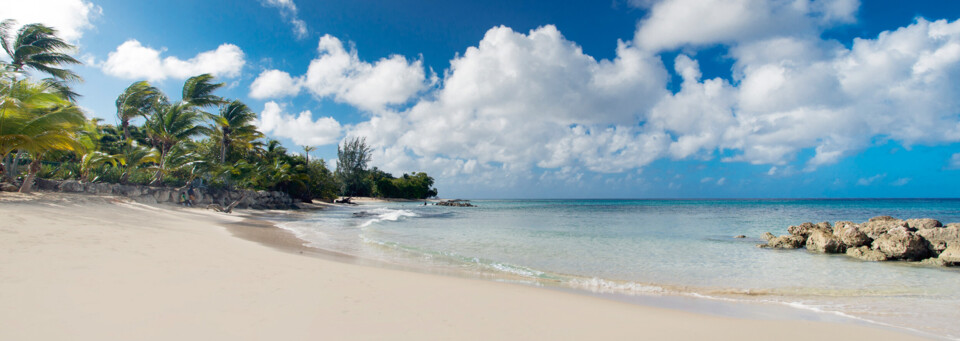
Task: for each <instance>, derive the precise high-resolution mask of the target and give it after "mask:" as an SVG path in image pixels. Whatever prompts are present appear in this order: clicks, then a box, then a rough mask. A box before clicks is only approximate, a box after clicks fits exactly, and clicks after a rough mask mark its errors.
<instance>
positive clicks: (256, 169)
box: [0, 20, 436, 202]
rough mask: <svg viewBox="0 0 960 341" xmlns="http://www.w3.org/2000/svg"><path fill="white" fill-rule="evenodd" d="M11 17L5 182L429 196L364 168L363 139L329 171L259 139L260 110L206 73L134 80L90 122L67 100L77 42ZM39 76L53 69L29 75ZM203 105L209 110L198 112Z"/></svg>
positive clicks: (0, 110) (4, 66)
mask: <svg viewBox="0 0 960 341" xmlns="http://www.w3.org/2000/svg"><path fill="white" fill-rule="evenodd" d="M12 26H13V21H10V20H7V21H3V22H2V23H0V43H2V47H3V49H4V51H5V52H6V53H7V55H8V56H9V58H8V59H9V62H4V61H0V159H2V161H3V162H2V164H0V165H2V166H3V167H0V172H2V173H3V176H4V177H5V178H6V181H10V182H15V181H16V180H17V179H18V177H20V176H21V175H24V173H25V176H24V180H23V181H22V186H21V189H22V190H23V189H27V190H29V187H30V183H31V182H32V179H33V177H35V176H40V177H43V178H53V179H77V180H81V181H103V182H110V183H122V184H141V185H145V184H152V185H168V186H184V185H185V184H187V183H194V182H195V181H201V182H202V183H204V184H205V185H207V186H209V187H212V188H241V189H256V190H271V191H283V192H286V193H288V194H289V195H291V196H292V197H294V198H297V199H301V200H303V201H306V202H309V201H311V200H317V199H319V200H323V201H333V199H335V198H336V197H337V196H338V195H341V194H342V195H351V196H357V195H371V194H374V195H377V196H382V197H404V198H425V197H430V196H435V195H436V190H435V189H432V188H431V186H432V185H433V178H430V177H429V176H427V175H426V174H425V173H412V174H404V175H403V176H402V177H400V178H395V177H393V176H392V175H391V174H389V173H386V172H383V171H380V170H379V169H377V168H373V169H372V170H368V169H367V167H368V164H369V163H370V160H371V154H370V153H371V148H370V147H369V146H368V145H367V143H366V140H365V139H364V138H353V139H350V140H347V141H345V142H344V143H343V145H342V146H338V148H337V157H338V158H337V162H336V163H337V169H336V171H332V170H331V169H329V168H328V167H327V163H326V161H324V160H323V159H311V158H310V152H311V151H313V150H315V149H316V148H315V147H314V146H301V147H303V151H304V154H303V155H299V154H297V153H292V152H291V151H288V150H287V149H286V148H284V147H283V145H282V144H281V143H280V142H279V141H277V140H272V139H269V140H267V139H264V135H263V133H261V132H260V131H259V130H258V129H257V126H256V125H255V120H256V118H257V114H256V113H255V112H253V111H252V110H251V109H250V108H249V107H248V106H247V105H246V104H244V103H243V102H241V101H238V100H230V99H225V98H222V97H220V96H218V95H217V94H216V92H217V90H219V89H221V88H222V87H223V86H224V83H220V82H216V81H215V79H214V76H212V75H210V74H203V75H198V76H195V77H191V78H189V79H187V80H186V81H185V82H184V84H183V89H182V93H181V99H180V100H179V101H176V102H172V101H170V100H169V97H168V96H167V95H166V94H164V93H163V92H162V91H161V90H160V89H158V88H156V87H155V86H153V85H151V84H150V83H149V82H147V81H137V82H133V83H132V84H130V85H129V86H128V87H127V88H126V89H124V91H123V92H122V93H120V94H119V95H118V96H117V99H116V101H115V103H114V104H115V105H116V109H117V112H116V118H117V125H111V124H104V123H103V122H102V121H101V120H99V119H91V120H87V119H86V117H84V114H83V112H82V111H81V110H80V109H79V108H78V107H77V106H76V105H75V104H74V100H75V99H76V98H77V97H78V96H80V95H79V94H77V93H76V92H74V91H73V90H72V89H71V88H70V86H69V85H68V83H67V82H69V81H75V80H80V77H79V76H77V75H76V74H75V73H73V71H71V70H69V69H66V68H64V67H63V66H64V65H70V64H79V61H77V60H76V59H74V58H73V57H72V56H70V55H69V52H70V51H73V50H74V47H73V46H72V45H70V44H68V43H66V42H65V41H63V40H62V39H60V38H59V37H57V32H56V30H54V29H52V28H50V27H47V26H44V25H42V24H29V25H25V26H23V28H21V29H19V30H18V31H17V32H16V33H15V34H13V33H11V32H10V31H11V27H12ZM28 72H32V74H28ZM37 74H40V75H44V76H49V78H45V79H39V80H37V79H31V78H29V77H27V76H30V75H33V76H36V75H37ZM211 107H216V108H217V110H216V111H215V112H214V113H207V112H205V111H204V110H207V109H208V108H211ZM136 121H140V122H142V124H137V122H136ZM23 166H27V167H23ZM24 168H26V172H24Z"/></svg>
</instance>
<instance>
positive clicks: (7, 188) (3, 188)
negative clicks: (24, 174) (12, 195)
mask: <svg viewBox="0 0 960 341" xmlns="http://www.w3.org/2000/svg"><path fill="white" fill-rule="evenodd" d="M19 190H20V187H17V185H14V184H12V183H9V182H0V192H16V191H19Z"/></svg>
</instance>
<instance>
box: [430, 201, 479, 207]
mask: <svg viewBox="0 0 960 341" xmlns="http://www.w3.org/2000/svg"><path fill="white" fill-rule="evenodd" d="M434 205H437V206H453V207H476V205H474V204H471V203H470V200H461V199H456V200H444V201H441V202H438V203H436V204H434Z"/></svg>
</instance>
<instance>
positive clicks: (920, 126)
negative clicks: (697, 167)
mask: <svg viewBox="0 0 960 341" xmlns="http://www.w3.org/2000/svg"><path fill="white" fill-rule="evenodd" d="M730 56H731V57H732V58H734V60H735V63H734V68H733V79H734V80H735V81H736V82H738V83H739V84H738V85H736V86H734V85H731V84H730V83H729V82H728V81H726V80H723V79H719V78H715V79H709V80H703V81H701V80H699V77H700V72H699V69H698V67H697V63H696V62H695V61H693V60H692V59H691V58H689V57H687V56H684V55H680V56H678V57H677V61H676V63H675V67H676V72H677V73H678V74H680V75H681V76H682V78H683V83H682V85H681V90H680V91H679V92H678V93H676V94H673V95H668V96H666V97H665V98H664V100H663V101H661V102H659V103H658V104H657V105H656V106H655V107H654V108H653V110H652V111H651V113H650V115H649V117H648V120H647V121H646V125H645V133H667V134H669V135H671V136H673V137H674V138H673V140H672V141H670V147H669V152H670V153H669V155H670V156H671V157H673V158H688V157H701V158H709V157H711V156H712V155H714V153H715V152H716V151H723V150H728V151H733V153H732V154H734V156H732V157H727V158H726V159H725V160H726V161H745V162H750V163H754V164H773V165H782V164H786V163H787V162H789V161H791V160H792V159H793V158H794V157H795V155H796V153H797V152H798V151H799V150H801V149H807V148H812V149H814V151H815V152H816V154H815V155H814V156H813V157H812V158H811V159H809V160H807V167H806V168H805V170H806V171H811V170H814V169H816V168H817V167H819V166H821V165H825V164H831V163H834V162H836V161H838V160H840V159H842V158H843V157H845V156H848V155H850V154H851V153H854V152H856V151H858V150H860V149H862V148H865V147H867V146H869V145H870V144H871V143H872V141H873V140H874V139H875V138H877V137H880V138H886V139H893V140H896V141H899V142H902V143H904V144H906V145H907V146H909V145H912V144H938V143H950V142H956V141H960V117H958V113H960V101H958V98H960V84H957V81H956V80H957V79H960V23H958V22H956V21H955V22H952V23H951V22H947V21H944V20H941V21H937V22H927V21H925V20H922V19H920V20H918V21H917V22H916V23H915V24H913V25H910V26H908V27H903V28H900V29H897V30H895V31H887V32H883V33H881V34H880V35H879V36H878V37H877V38H876V39H856V40H855V41H854V42H853V45H852V47H851V48H849V49H848V48H846V47H844V46H842V45H840V44H839V43H836V42H830V41H822V40H820V39H819V38H795V37H778V38H771V39H767V40H760V41H756V42H751V43H744V44H741V45H738V46H736V47H734V48H732V49H731V50H730Z"/></svg>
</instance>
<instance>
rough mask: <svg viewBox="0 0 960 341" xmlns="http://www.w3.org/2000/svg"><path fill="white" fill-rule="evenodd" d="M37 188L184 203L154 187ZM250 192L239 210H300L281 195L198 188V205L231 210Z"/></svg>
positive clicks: (51, 183)
mask: <svg viewBox="0 0 960 341" xmlns="http://www.w3.org/2000/svg"><path fill="white" fill-rule="evenodd" d="M37 187H38V188H39V189H40V190H42V191H53V192H63V193H87V194H95V195H117V196H124V197H128V198H131V199H133V200H136V201H137V202H140V203H144V204H157V203H170V204H179V203H180V193H181V192H184V191H186V189H184V190H182V191H178V189H177V188H172V187H151V186H141V185H120V184H110V183H99V182H79V181H76V180H63V181H60V180H47V179H37ZM243 192H246V196H245V197H244V198H243V200H242V201H240V203H239V204H237V208H252V209H290V208H294V207H296V206H295V205H294V201H293V198H291V197H290V196H289V195H287V194H286V193H283V192H277V191H229V190H211V189H206V188H202V189H201V188H198V189H195V190H194V193H195V195H196V196H195V199H194V205H195V206H198V207H203V206H206V205H209V204H219V205H221V206H227V205H230V204H231V203H233V201H234V200H236V199H238V198H240V196H241V195H242V194H243Z"/></svg>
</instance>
